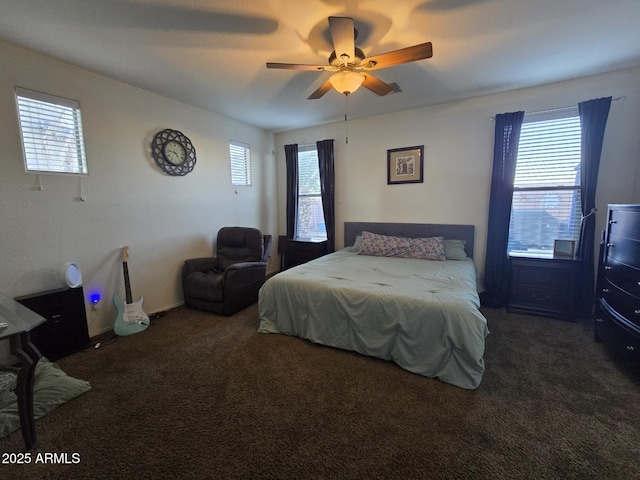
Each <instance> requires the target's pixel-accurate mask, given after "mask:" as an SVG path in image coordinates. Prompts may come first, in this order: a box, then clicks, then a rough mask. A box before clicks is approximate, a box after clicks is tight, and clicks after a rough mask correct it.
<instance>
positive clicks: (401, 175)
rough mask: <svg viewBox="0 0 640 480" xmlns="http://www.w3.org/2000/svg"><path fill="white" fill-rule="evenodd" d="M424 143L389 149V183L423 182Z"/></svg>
mask: <svg viewBox="0 0 640 480" xmlns="http://www.w3.org/2000/svg"><path fill="white" fill-rule="evenodd" d="M423 165H424V145H419V146H416V147H405V148H393V149H391V150H387V185H395V184H399V183H422V172H423V168H424V167H423Z"/></svg>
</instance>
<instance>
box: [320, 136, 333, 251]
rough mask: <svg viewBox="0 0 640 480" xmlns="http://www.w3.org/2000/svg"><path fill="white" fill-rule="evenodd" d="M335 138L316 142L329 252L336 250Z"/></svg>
mask: <svg viewBox="0 0 640 480" xmlns="http://www.w3.org/2000/svg"><path fill="white" fill-rule="evenodd" d="M333 143H334V140H320V141H318V142H316V147H317V148H318V166H319V168H320V196H321V197H322V210H323V211H324V224H325V226H326V228H327V253H331V252H334V251H335V236H336V233H335V202H334V190H335V175H334V168H333V163H334V161H333Z"/></svg>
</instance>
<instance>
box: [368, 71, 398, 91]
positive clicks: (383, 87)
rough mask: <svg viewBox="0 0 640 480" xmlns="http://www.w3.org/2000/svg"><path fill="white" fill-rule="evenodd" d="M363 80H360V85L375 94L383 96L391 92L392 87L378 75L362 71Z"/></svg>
mask: <svg viewBox="0 0 640 480" xmlns="http://www.w3.org/2000/svg"><path fill="white" fill-rule="evenodd" d="M362 76H364V82H362V86H363V87H364V88H368V89H369V90H371V91H372V92H373V93H375V94H376V95H380V96H381V97H383V96H385V95H386V94H387V93H391V92H393V87H392V86H391V85H389V84H388V83H386V82H383V81H382V80H380V79H379V78H378V77H374V76H373V75H371V74H370V73H363V74H362Z"/></svg>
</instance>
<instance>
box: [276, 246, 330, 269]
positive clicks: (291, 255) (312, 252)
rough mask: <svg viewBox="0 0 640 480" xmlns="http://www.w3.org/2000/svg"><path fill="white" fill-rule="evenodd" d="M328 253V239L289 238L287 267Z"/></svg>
mask: <svg viewBox="0 0 640 480" xmlns="http://www.w3.org/2000/svg"><path fill="white" fill-rule="evenodd" d="M326 254H327V241H326V240H324V241H314V240H288V241H287V253H286V261H285V268H291V267H295V266H296V265H302V264H303V263H307V262H310V261H311V260H315V259H316V258H319V257H321V256H323V255H326Z"/></svg>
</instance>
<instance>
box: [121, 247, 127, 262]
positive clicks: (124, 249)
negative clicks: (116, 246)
mask: <svg viewBox="0 0 640 480" xmlns="http://www.w3.org/2000/svg"><path fill="white" fill-rule="evenodd" d="M120 258H121V259H122V261H123V262H126V261H127V260H128V259H129V247H126V246H125V247H122V248H121V249H120Z"/></svg>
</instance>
